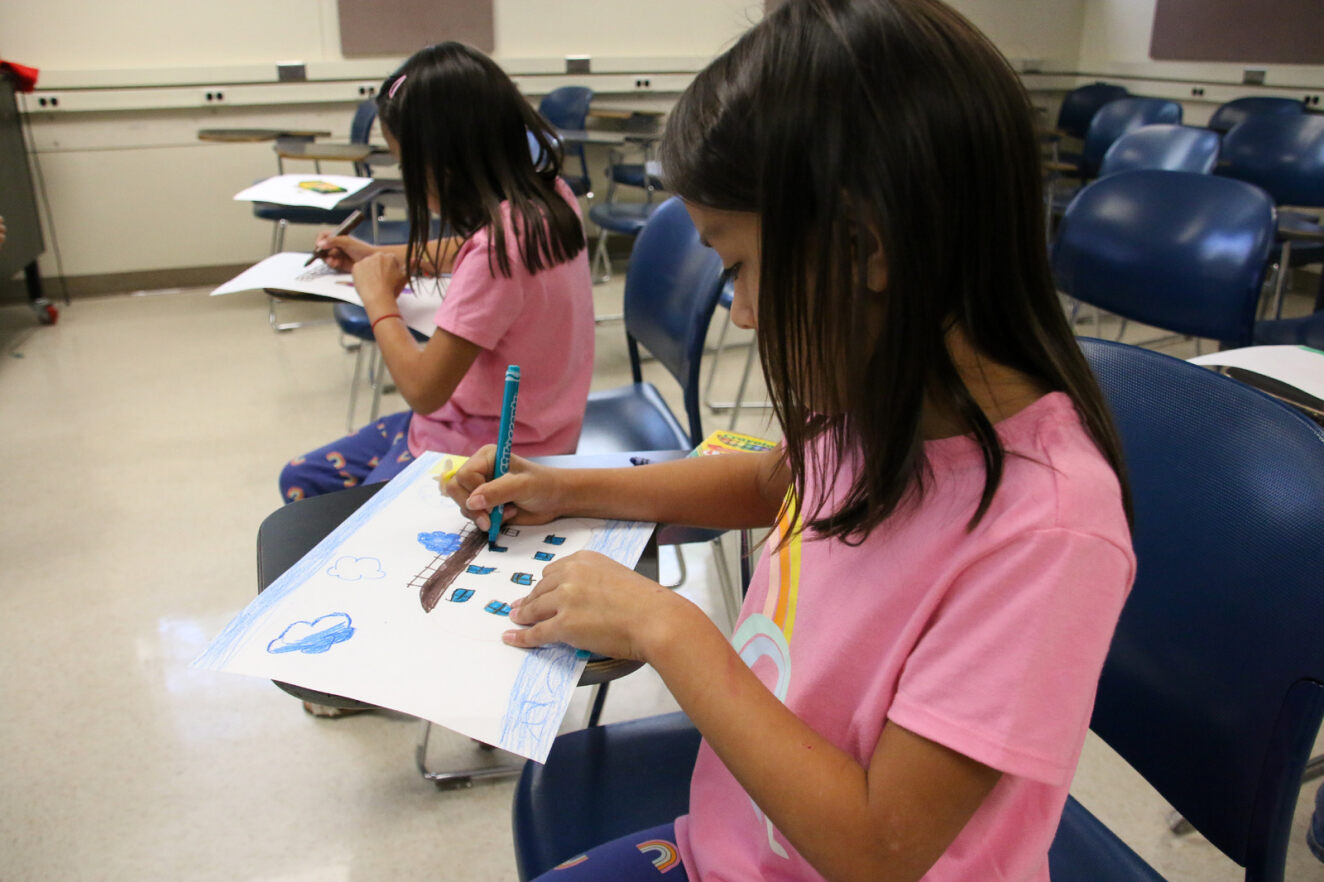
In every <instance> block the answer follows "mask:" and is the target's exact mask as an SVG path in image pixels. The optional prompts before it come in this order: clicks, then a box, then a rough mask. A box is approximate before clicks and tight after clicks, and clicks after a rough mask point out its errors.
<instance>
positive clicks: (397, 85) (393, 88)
mask: <svg viewBox="0 0 1324 882" xmlns="http://www.w3.org/2000/svg"><path fill="white" fill-rule="evenodd" d="M407 76H409V75H408V74H400V78H399V79H398V80H396V81H395V82H394V83H392V84H391V91H389V92H387V93H386V97H387V98H394V97H395V93H396V92H399V91H400V86H401V85H403V83H404V81H405V77H407Z"/></svg>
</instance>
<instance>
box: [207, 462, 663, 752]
mask: <svg viewBox="0 0 1324 882" xmlns="http://www.w3.org/2000/svg"><path fill="white" fill-rule="evenodd" d="M441 468H442V455H441V454H434V453H427V454H424V455H422V456H420V457H419V458H418V459H417V460H415V461H414V462H413V463H411V464H410V466H409V467H408V468H407V469H405V471H404V472H402V473H401V474H400V475H399V476H397V477H396V478H395V479H393V480H392V481H390V482H389V483H388V484H386V485H384V486H383V488H382V489H381V490H380V491H378V492H377V494H376V495H375V496H373V497H372V498H371V499H370V500H369V501H368V502H367V503H366V504H364V505H363V507H361V508H360V509H359V510H358V511H356V512H355V513H354V514H353V515H351V516H350V518H349V519H348V520H346V521H345V523H343V524H341V525H340V526H339V527H337V528H336V529H335V530H334V531H333V532H332V533H331V534H330V535H329V536H327V537H326V538H325V539H323V540H322V542H320V543H319V544H318V545H317V546H316V547H315V548H314V549H313V550H312V551H310V552H309V553H308V554H307V555H306V556H305V557H304V558H303V559H302V560H300V561H299V562H298V563H297V564H295V565H294V566H293V567H292V568H291V569H290V570H289V571H288V572H286V573H285V574H284V575H282V576H281V577H280V578H278V579H276V580H275V581H274V582H273V583H272V584H271V585H270V586H269V587H268V588H267V590H266V591H264V592H262V593H261V594H260V595H259V596H258V597H257V598H255V599H254V600H253V602H252V603H250V604H249V605H248V607H246V608H245V609H244V610H243V611H242V612H240V613H239V614H238V615H237V616H236V617H235V618H234V619H233V620H232V621H231V622H230V624H229V625H227V626H226V628H225V629H224V630H223V631H222V633H221V634H220V635H219V636H218V637H217V638H216V640H214V641H213V642H212V643H211V645H209V646H208V647H207V649H206V651H205V652H203V654H202V655H201V656H199V657H198V659H196V660H195V661H194V662H193V666H194V667H196V668H200V669H208V670H218V671H229V672H234V673H242V674H247V675H250V676H256V677H262V678H268V679H274V680H280V681H283V682H286V683H293V684H296V685H299V686H303V687H305V688H308V689H312V690H317V691H321V692H327V693H331V694H333V695H342V696H346V697H350V698H355V699H358V700H360V701H365V702H370V703H372V704H376V705H379V706H382V707H388V708H392V709H394V710H398V711H401V712H403V713H408V714H412V715H414V716H418V717H422V718H424V719H428V720H431V721H433V722H435V723H438V724H439V725H442V726H446V727H447V728H450V729H453V730H455V731H457V732H460V733H462V734H464V735H467V736H469V737H471V738H475V739H477V740H479V741H483V742H486V743H489V744H495V745H497V746H499V747H503V748H506V749H508V750H512V751H514V752H516V753H519V754H521V755H522V756H526V757H529V758H531V759H534V760H537V761H539V762H541V761H542V760H543V759H545V757H546V753H547V750H549V749H550V747H551V741H552V739H553V738H554V737H555V735H556V732H557V730H558V728H559V726H560V723H561V720H562V718H563V717H564V715H565V709H566V707H567V706H568V705H569V701H570V697H571V693H572V692H573V690H574V688H575V684H576V683H578V681H579V676H580V673H581V671H582V670H583V665H584V663H585V661H586V655H585V654H583V653H580V652H578V651H576V650H575V649H573V648H571V647H568V646H563V645H561V646H554V647H544V648H542V649H539V650H533V651H530V650H521V649H515V648H514V647H510V646H507V645H505V644H504V643H503V642H502V641H501V634H502V633H503V632H504V631H507V630H509V629H510V628H512V627H517V626H515V625H513V624H512V623H511V621H510V609H511V604H512V603H513V602H514V601H515V600H517V599H519V598H521V597H523V596H525V595H526V594H527V593H528V592H529V591H530V590H531V589H532V587H533V586H534V585H536V584H537V583H538V580H539V579H540V578H541V577H542V568H543V567H544V566H546V565H547V564H548V563H549V562H550V559H551V558H553V557H554V558H556V559H559V558H561V557H562V556H564V555H568V554H572V553H574V552H575V551H578V550H580V549H584V548H590V549H593V550H595V551H600V552H602V553H605V554H611V555H612V556H614V557H615V559H617V560H619V561H620V562H621V563H624V564H625V565H627V566H633V565H634V563H635V562H636V560H637V559H638V556H639V554H640V553H641V552H642V550H643V546H644V543H645V542H646V541H647V539H648V536H649V534H650V532H651V531H652V525H651V524H634V523H627V522H621V521H601V520H593V519H568V520H561V521H557V522H556V523H555V524H554V525H548V526H547V527H540V528H536V529H521V528H518V527H516V528H510V529H508V530H503V531H502V539H501V541H502V544H501V545H500V546H495V547H489V546H488V545H487V542H486V538H487V537H486V533H485V532H484V531H480V530H477V529H476V528H474V526H473V525H472V524H471V523H470V522H469V521H467V520H466V519H465V518H464V516H463V515H462V514H461V513H460V511H459V509H458V508H457V507H456V506H455V505H454V503H452V502H451V501H450V500H449V499H448V498H446V497H444V496H442V495H441V494H440V493H439V492H438V490H437V483H436V481H435V477H437V476H439V475H440V474H441V473H442V472H441ZM552 530H554V531H555V532H551V531H552ZM549 540H550V541H549ZM553 548H554V551H553ZM541 551H546V552H547V554H546V555H545V556H544V555H540V554H539V552H541ZM461 672H462V674H461Z"/></svg>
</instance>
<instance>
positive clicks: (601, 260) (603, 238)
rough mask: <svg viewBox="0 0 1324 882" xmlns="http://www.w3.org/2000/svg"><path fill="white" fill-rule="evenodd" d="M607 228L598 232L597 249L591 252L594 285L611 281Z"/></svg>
mask: <svg viewBox="0 0 1324 882" xmlns="http://www.w3.org/2000/svg"><path fill="white" fill-rule="evenodd" d="M607 236H608V233H607V228H606V227H602V228H600V229H599V230H598V247H597V248H596V249H594V251H593V270H594V273H595V275H594V277H593V282H594V284H601V283H603V282H610V281H611V259H610V257H609V256H608V255H607Z"/></svg>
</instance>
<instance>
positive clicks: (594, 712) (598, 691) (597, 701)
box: [588, 681, 611, 729]
mask: <svg viewBox="0 0 1324 882" xmlns="http://www.w3.org/2000/svg"><path fill="white" fill-rule="evenodd" d="M610 685H611V683H610V682H609V681H608V682H603V683H598V684H596V685H594V687H593V705H592V708H591V709H590V710H589V712H588V728H590V729H592V728H593V727H594V726H596V725H598V722H599V721H600V720H601V719H602V706H603V705H604V704H606V703H607V687H608V686H610Z"/></svg>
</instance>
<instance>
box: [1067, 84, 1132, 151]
mask: <svg viewBox="0 0 1324 882" xmlns="http://www.w3.org/2000/svg"><path fill="white" fill-rule="evenodd" d="M1129 94H1131V93H1130V92H1128V91H1126V87H1125V86H1114V85H1112V84H1110V83H1090V84H1089V85H1088V86H1081V87H1080V88H1078V89H1072V90H1071V91H1070V92H1068V93H1067V94H1066V97H1064V98H1063V99H1062V106H1061V108H1059V109H1058V112H1057V128H1058V131H1061V132H1066V133H1067V134H1068V135H1070V136H1071V137H1073V138H1084V137H1085V132H1086V131H1087V130H1088V129H1089V127H1090V120H1092V119H1094V114H1095V113H1097V112H1098V110H1099V108H1100V107H1102V106H1103V105H1105V104H1107V103H1108V102H1109V101H1116V100H1117V99H1118V98H1125V97H1126V96H1127V95H1129Z"/></svg>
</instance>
